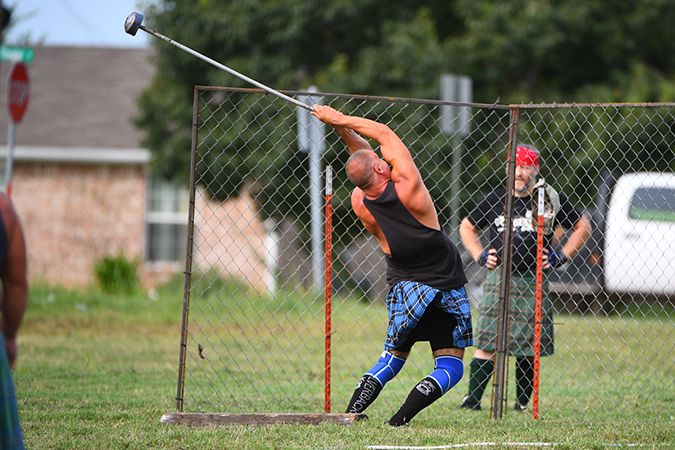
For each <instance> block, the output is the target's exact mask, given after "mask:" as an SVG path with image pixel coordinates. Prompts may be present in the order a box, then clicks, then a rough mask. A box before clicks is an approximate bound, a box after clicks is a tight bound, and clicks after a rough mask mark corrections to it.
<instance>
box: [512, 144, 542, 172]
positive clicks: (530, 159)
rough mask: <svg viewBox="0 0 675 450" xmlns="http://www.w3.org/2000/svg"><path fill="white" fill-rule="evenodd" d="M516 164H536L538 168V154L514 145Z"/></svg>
mask: <svg viewBox="0 0 675 450" xmlns="http://www.w3.org/2000/svg"><path fill="white" fill-rule="evenodd" d="M516 164H517V165H519V166H525V167H527V166H536V167H537V168H539V155H537V154H536V153H535V152H533V151H532V150H530V149H529V148H527V147H522V146H518V147H516Z"/></svg>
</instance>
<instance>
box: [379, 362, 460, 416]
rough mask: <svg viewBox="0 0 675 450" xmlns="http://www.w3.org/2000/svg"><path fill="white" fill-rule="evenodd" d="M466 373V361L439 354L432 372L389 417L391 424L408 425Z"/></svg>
mask: <svg viewBox="0 0 675 450" xmlns="http://www.w3.org/2000/svg"><path fill="white" fill-rule="evenodd" d="M463 374H464V363H463V362H462V360H461V359H459V358H457V357H455V356H439V357H437V358H436V367H435V369H434V371H433V372H431V374H429V375H428V376H427V377H426V378H424V379H423V380H422V381H420V382H419V383H418V384H417V386H415V387H414V388H413V390H412V391H410V394H408V397H407V398H406V399H405V402H404V403H403V405H402V406H401V408H400V409H399V410H398V411H397V412H396V414H394V415H393V417H392V418H391V419H389V422H388V423H389V425H391V426H394V427H400V426H402V425H407V424H408V423H409V422H410V421H411V420H412V419H413V417H415V416H416V415H417V413H418V412H420V411H422V410H423V409H424V408H426V407H427V406H429V405H431V404H432V403H433V402H435V401H436V400H438V399H439V398H441V397H442V396H443V394H445V393H446V392H448V391H449V390H450V388H451V387H453V386H454V385H456V384H457V382H458V381H459V380H460V379H461V378H462V375H463Z"/></svg>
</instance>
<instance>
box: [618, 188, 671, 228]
mask: <svg viewBox="0 0 675 450" xmlns="http://www.w3.org/2000/svg"><path fill="white" fill-rule="evenodd" d="M628 214H629V216H630V217H631V218H632V219H638V220H651V221H657V222H675V189H671V188H668V187H649V188H638V189H637V190H636V191H635V194H634V195H633V198H632V199H631V200H630V211H629V213H628Z"/></svg>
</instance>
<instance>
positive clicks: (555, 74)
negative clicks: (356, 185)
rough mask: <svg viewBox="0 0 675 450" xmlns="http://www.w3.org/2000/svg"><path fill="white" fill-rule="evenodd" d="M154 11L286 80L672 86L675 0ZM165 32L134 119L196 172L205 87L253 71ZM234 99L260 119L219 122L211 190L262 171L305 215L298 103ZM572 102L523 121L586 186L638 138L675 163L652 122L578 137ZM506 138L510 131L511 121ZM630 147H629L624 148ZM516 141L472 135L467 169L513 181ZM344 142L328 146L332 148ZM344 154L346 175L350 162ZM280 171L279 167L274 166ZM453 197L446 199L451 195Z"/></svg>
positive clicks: (270, 210) (262, 0)
mask: <svg viewBox="0 0 675 450" xmlns="http://www.w3.org/2000/svg"><path fill="white" fill-rule="evenodd" d="M141 12H142V13H143V14H144V15H145V20H144V24H146V25H147V26H149V27H150V28H153V29H156V30H157V31H159V32H161V33H162V34H165V35H166V36H169V37H171V38H172V39H174V40H176V41H178V42H181V43H183V44H185V45H187V46H189V47H191V48H193V49H195V50H196V51H198V52H200V53H203V54H205V55H207V56H209V57H211V58H213V59H215V60H216V61H219V62H221V63H223V64H225V65H227V66H228V67H231V68H232V69H234V70H236V71H239V72H241V73H243V74H246V75H247V76H249V77H251V78H253V79H256V80H258V81H260V82H262V83H264V84H266V85H268V86H271V87H273V88H275V89H279V90H300V91H303V90H306V89H307V88H308V87H309V86H312V85H313V86H316V87H318V89H319V90H320V91H321V92H326V93H344V94H361V95H371V96H378V95H379V96H387V97H403V98H419V99H439V91H440V86H439V79H440V76H441V74H443V73H454V74H462V75H468V76H470V77H471V78H472V80H473V101H474V102H477V103H487V104H492V103H495V102H499V104H502V105H506V104H520V103H541V102H545V103H554V102H557V103H564V102H567V103H572V102H579V103H588V102H601V103H610V102H673V101H675V28H674V27H672V26H671V24H672V23H673V22H674V21H675V20H674V19H675V2H673V1H671V0H649V1H645V0H623V1H621V2H616V1H614V0H559V1H552V0H512V1H509V2H503V1H501V0H422V1H416V2H410V1H404V0H389V1H387V2H381V1H377V0H333V1H331V2H324V1H320V0H198V1H194V0H154V1H149V2H147V3H146V5H145V8H144V9H142V10H141ZM152 45H153V46H154V47H155V49H156V59H155V64H156V67H157V72H156V75H155V77H154V79H153V80H152V83H151V85H150V86H149V87H148V88H147V89H146V90H145V91H144V93H143V94H142V95H141V97H140V98H139V99H138V102H139V106H140V113H139V115H138V116H137V118H136V124H137V125H138V126H139V127H140V128H141V129H142V130H143V131H144V135H145V140H144V142H143V144H144V145H145V146H147V147H148V148H149V149H150V150H151V152H152V155H153V161H152V171H153V173H154V175H155V176H158V177H161V178H165V179H172V180H175V181H180V182H182V183H185V184H186V185H187V180H188V177H189V173H188V172H189V166H190V148H191V126H192V104H193V101H194V86H196V85H202V86H228V87H251V86H249V85H247V84H246V83H245V82H244V81H241V80H239V79H238V78H236V77H234V76H232V75H230V74H228V73H227V72H224V71H222V70H219V69H217V68H215V67H213V66H211V65H208V64H206V63H205V62H203V61H201V60H199V59H198V58H195V57H194V56H192V55H190V54H188V53H186V52H183V51H181V50H179V49H177V48H175V47H173V46H171V45H168V44H166V43H164V42H162V41H160V40H157V39H153V40H152ZM338 106H339V104H338ZM225 112H226V113H229V112H237V114H238V115H239V116H240V117H241V118H242V119H241V120H243V121H245V122H246V123H248V124H251V123H252V121H254V122H255V121H256V120H257V121H258V122H260V123H261V124H259V125H256V126H258V127H259V130H257V131H250V130H247V131H245V132H244V133H243V134H242V133H239V132H238V130H241V129H243V128H238V127H237V125H236V123H235V124H232V125H231V126H230V127H229V128H228V129H227V130H222V131H220V132H217V133H215V135H214V136H213V139H214V140H215V141H217V142H218V143H219V145H221V146H223V148H224V153H223V154H222V155H221V156H220V157H218V158H215V157H214V159H213V160H204V161H201V163H200V164H201V166H200V168H199V170H200V171H202V173H205V176H204V179H206V180H210V182H209V185H208V186H205V187H206V189H207V191H209V193H210V194H211V195H212V196H213V197H215V198H217V199H220V200H225V199H227V198H229V197H231V196H236V195H238V194H239V193H240V192H241V189H242V187H243V186H244V185H245V184H247V183H249V181H247V180H250V179H255V180H256V182H257V183H258V184H259V186H262V187H261V188H260V189H262V190H263V191H264V192H267V194H265V195H263V197H261V198H259V199H257V200H258V202H259V204H260V206H261V209H262V210H263V212H264V213H266V215H274V214H278V215H279V214H280V215H288V214H291V215H296V216H301V215H302V212H303V211H306V209H307V208H306V205H307V199H306V198H304V197H306V196H307V186H306V183H307V179H306V177H304V178H303V177H302V176H301V175H302V174H306V173H307V170H308V169H307V164H308V163H307V155H306V154H304V153H299V152H297V144H296V143H295V141H294V140H293V139H291V138H289V137H288V136H287V135H285V134H284V133H286V132H288V133H292V132H293V131H292V130H294V129H295V120H296V118H295V114H292V113H290V114H288V117H274V118H270V120H269V121H268V122H267V123H266V124H262V122H264V120H263V121H261V120H260V118H257V117H255V114H256V107H255V106H254V107H253V109H251V108H250V105H241V104H238V105H237V104H234V105H233V106H232V107H231V108H230V109H229V110H227V111H225ZM345 112H348V113H349V112H350V111H345ZM565 114H567V116H565ZM570 114H573V112H570V113H569V114H568V113H561V114H560V115H559V116H558V119H559V121H560V124H558V126H556V127H554V128H553V129H552V130H553V131H552V132H549V131H546V130H544V134H537V130H536V127H537V126H544V125H545V126H551V124H553V122H555V118H550V117H549V118H546V119H545V120H544V121H543V122H540V124H539V125H536V124H534V125H529V126H530V128H531V129H529V130H528V128H527V126H526V127H525V128H524V130H525V131H526V132H527V133H528V135H530V133H534V134H533V135H536V136H538V138H539V139H540V141H539V142H536V143H535V144H537V145H538V146H540V147H543V148H542V150H543V156H544V161H546V158H553V159H554V160H556V161H559V160H564V161H568V160H569V161H571V163H570V164H568V165H565V166H564V167H562V168H561V169H559V170H563V171H566V172H567V173H566V176H567V179H570V180H575V179H578V181H579V184H578V186H582V187H584V186H585V187H588V186H593V185H594V184H597V183H595V181H596V180H595V179H592V178H593V177H596V176H597V177H599V176H600V173H601V172H602V171H603V170H606V169H608V167H606V166H605V165H606V163H607V161H612V162H613V165H614V167H609V170H621V171H629V170H631V168H632V167H633V164H634V163H636V162H637V163H640V161H639V160H638V161H636V160H635V159H632V158H634V157H635V156H636V154H633V153H638V154H639V153H640V152H647V154H649V155H650V157H654V155H656V156H655V157H654V161H655V164H659V167H661V170H662V168H663V165H662V164H664V163H665V164H666V165H667V166H668V167H670V169H671V170H672V169H673V167H671V166H672V164H673V163H672V160H673V158H672V157H673V155H672V152H671V151H670V149H669V148H655V149H652V148H649V145H648V143H649V142H650V139H649V133H650V130H649V129H642V131H641V135H639V136H636V137H634V138H633V139H634V140H635V142H625V145H624V144H621V145H622V146H623V147H625V148H624V149H619V148H604V147H603V148H596V147H597V146H598V143H597V142H596V143H593V144H589V143H588V142H586V143H584V141H583V140H577V139H576V138H574V136H576V135H578V134H580V133H586V132H587V131H588V128H589V127H590V128H593V127H594V126H595V125H594V124H593V123H584V124H578V123H574V122H573V121H570V120H568V119H570V117H569V115H570ZM608 114H611V112H609V113H608ZM371 116H372V115H371ZM668 116H669V115H668ZM371 118H376V116H372V117H371ZM381 120H382V119H381ZM606 120H610V121H614V122H615V127H616V129H617V130H620V129H622V128H626V127H629V126H630V123H628V122H630V121H631V120H634V118H631V117H629V118H628V122H626V120H625V118H623V117H622V115H621V114H613V115H612V117H611V118H608V117H607V114H606V115H603V116H602V117H599V118H598V122H599V123H600V122H603V123H602V125H603V127H604V126H605V124H604V122H605V121H606ZM544 122H546V123H544ZM554 125H555V124H554ZM410 126H411V127H414V124H411V125H410ZM490 126H492V125H490ZM654 127H655V129H654V130H651V132H655V133H664V132H665V133H666V134H672V133H670V130H672V129H673V128H675V127H674V125H673V124H672V123H667V122H665V123H661V124H660V123H659V122H658V117H657V122H655V123H654ZM392 128H393V127H392ZM280 129H282V131H279V130H280ZM283 130H286V131H283ZM256 132H261V133H266V134H269V133H280V135H281V138H280V139H279V140H277V139H274V140H272V141H273V142H276V143H277V145H274V146H271V147H270V148H257V147H255V144H256V139H255V138H254V135H255V133H256ZM247 133H249V134H251V133H252V136H246V134H247ZM333 134H334V133H333ZM629 134H630V133H629ZM330 135H331V133H329V136H330ZM333 137H334V136H333ZM331 139H332V138H331ZM422 142H423V140H420V141H418V142H417V144H419V143H422ZM494 142H500V144H502V143H503V136H500V137H498V139H496V140H495V141H493V143H492V145H493V146H494ZM569 142H579V146H578V148H567V147H568V146H569ZM645 142H646V143H647V145H646V147H645V146H644V143H645ZM439 145H440V146H442V145H443V144H442V143H441V144H439ZM614 145H615V146H616V144H614ZM634 145H641V146H642V147H641V148H635V147H634ZM327 148H328V149H329V150H328V151H329V152H331V151H332V150H330V149H331V146H330V145H329V146H327ZM619 150H623V151H625V152H626V156H617V153H616V152H617V151H619ZM411 151H413V149H412V148H411ZM503 151H504V149H503V147H501V148H499V149H495V148H491V147H490V145H489V144H485V143H483V145H482V146H475V148H469V149H468V152H469V154H470V157H471V160H472V161H475V162H476V165H475V166H472V167H471V168H467V170H465V171H464V172H463V174H462V177H463V178H466V179H465V180H463V182H464V184H465V186H470V185H471V183H473V184H474V185H475V186H480V185H483V181H485V180H487V181H490V184H491V185H492V186H493V187H494V185H495V183H497V182H499V180H503V177H504V171H503V170H501V171H500V172H499V173H496V172H495V170H496V167H499V168H501V167H502V166H501V163H499V162H495V161H496V160H495V155H498V154H500V152H503ZM654 152H656V153H654ZM631 154H632V156H631ZM584 155H585V156H584ZM637 156H638V157H639V155H637ZM340 157H341V156H339V157H338V156H336V155H326V160H330V161H340ZM343 159H344V158H343ZM435 163H436V164H435V165H434V167H427V168H425V169H422V170H423V172H424V173H423V175H429V176H432V177H433V178H434V179H435V180H441V181H442V180H446V184H447V183H450V181H449V180H448V178H449V175H450V170H451V167H450V166H449V164H447V161H445V160H439V161H435ZM275 166H276V167H275ZM551 166H552V167H553V164H551ZM465 167H466V166H465ZM269 169H273V170H269ZM335 169H336V176H338V177H342V178H344V174H343V173H342V172H344V171H341V170H340V169H341V167H337V166H336V167H335ZM642 169H644V167H642ZM552 170H555V169H552ZM204 171H207V172H208V171H210V172H211V174H208V173H206V172H204ZM270 173H275V174H276V175H274V176H269V175H264V174H270ZM578 174H583V175H578ZM552 175H556V176H557V175H558V174H554V173H552ZM577 175H578V176H577ZM589 177H590V178H589ZM582 178H583V179H582ZM475 180H478V181H475ZM336 185H337V186H341V185H342V184H341V183H336ZM584 189H585V191H584V192H580V196H579V198H580V199H581V200H582V201H584V202H586V203H590V202H591V201H592V199H591V198H590V194H592V193H593V190H592V189H591V190H590V191H589V190H588V189H586V188H584ZM343 191H344V192H343ZM347 193H348V190H346V189H344V190H339V192H337V195H338V197H339V200H338V201H337V202H336V203H339V204H340V205H343V204H345V199H346V195H347ZM432 194H434V195H435V197H437V196H439V195H440V196H442V195H443V193H442V192H441V191H439V192H434V193H432ZM478 194H479V193H476V192H475V191H472V192H471V193H470V194H466V195H471V196H472V197H473V196H475V195H478ZM466 195H465V196H466ZM275 196H276V197H278V198H277V200H275V201H270V199H273V198H274V197H275ZM342 197H345V198H342ZM447 201H448V200H447V199H445V200H440V203H441V204H440V205H439V206H440V208H441V209H443V204H444V203H447ZM284 205H285V206H284ZM296 210H297V213H296V212H294V211H296ZM303 221H304V220H303Z"/></svg>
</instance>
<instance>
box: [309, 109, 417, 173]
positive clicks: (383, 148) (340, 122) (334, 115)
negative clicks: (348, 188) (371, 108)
mask: <svg viewBox="0 0 675 450" xmlns="http://www.w3.org/2000/svg"><path fill="white" fill-rule="evenodd" d="M312 114H313V115H314V116H315V117H316V118H318V119H319V120H321V121H322V122H324V123H327V124H329V125H331V126H332V127H334V128H336V129H337V130H338V131H340V130H339V129H338V127H344V128H348V129H351V130H353V131H355V132H357V133H359V134H361V135H363V136H365V137H367V138H368V139H373V140H375V141H377V142H378V143H379V144H380V152H381V153H382V157H383V158H384V160H385V161H387V162H388V163H389V164H390V165H391V166H392V179H393V180H394V181H396V177H399V176H400V177H402V178H406V179H408V180H412V179H417V178H419V171H418V170H417V167H416V166H415V163H414V162H413V159H412V156H411V155H410V152H409V151H408V148H407V147H406V146H405V145H404V144H403V142H402V141H401V139H399V137H398V136H397V135H396V133H394V132H393V131H392V130H391V128H389V127H388V126H387V125H384V124H382V123H379V122H375V121H374V120H370V119H366V118H363V117H354V116H347V115H345V114H342V113H341V112H339V111H336V110H335V109H333V108H331V107H330V106H321V105H314V112H312ZM341 135H342V133H341ZM350 151H351V148H350ZM420 181H421V178H420Z"/></svg>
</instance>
